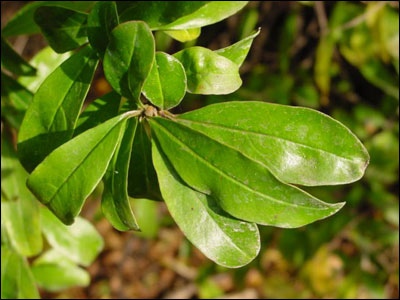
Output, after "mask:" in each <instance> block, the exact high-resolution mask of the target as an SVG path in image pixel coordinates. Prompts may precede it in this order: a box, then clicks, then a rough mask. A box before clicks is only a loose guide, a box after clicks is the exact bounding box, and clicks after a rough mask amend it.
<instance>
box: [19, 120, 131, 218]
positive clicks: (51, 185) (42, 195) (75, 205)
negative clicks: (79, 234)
mask: <svg viewBox="0 0 400 300" xmlns="http://www.w3.org/2000/svg"><path fill="white" fill-rule="evenodd" d="M128 116H129V114H123V115H120V116H117V117H115V118H113V119H111V120H109V121H107V122H105V123H103V124H101V125H99V126H97V127H95V128H92V129H89V130H87V131H85V132H84V133H82V134H80V135H78V136H77V137H75V138H73V139H72V140H70V141H68V142H67V143H65V144H64V145H62V146H60V147H59V148H57V149H56V150H54V151H53V152H52V153H51V154H50V155H49V156H47V157H46V159H45V160H44V161H43V162H42V163H41V164H40V165H39V166H38V167H37V168H36V169H35V170H34V171H33V172H32V174H31V175H30V176H29V177H28V181H27V185H28V187H29V189H30V190H31V191H32V192H33V193H34V194H35V195H36V197H37V198H38V199H39V200H40V201H41V202H42V203H43V204H45V205H46V206H47V207H48V208H50V210H52V211H53V212H54V214H55V215H56V216H57V217H58V218H59V219H60V220H61V221H62V222H64V223H65V224H67V225H69V224H72V223H73V222H74V218H75V217H76V216H77V215H78V214H79V212H80V211H81V209H82V206H83V203H84V201H85V200H86V198H87V197H88V196H89V195H90V194H91V192H92V191H93V190H94V188H95V187H96V186H97V184H98V183H99V181H100V180H101V178H102V177H103V175H104V173H105V172H106V169H107V166H108V163H109V162H110V160H111V157H112V155H113V154H114V151H115V149H116V147H117V144H118V142H119V140H120V138H121V136H122V132H123V129H124V127H125V120H126V118H127V117H128Z"/></svg>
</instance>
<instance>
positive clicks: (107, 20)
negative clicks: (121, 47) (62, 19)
mask: <svg viewBox="0 0 400 300" xmlns="http://www.w3.org/2000/svg"><path fill="white" fill-rule="evenodd" d="M118 23H119V20H118V13H117V6H116V4H115V1H98V2H97V3H96V4H95V6H94V7H93V9H92V11H91V12H90V14H89V17H88V30H87V33H88V38H89V43H90V44H91V45H92V47H93V49H95V50H96V51H97V53H98V54H99V57H101V58H103V57H104V53H105V51H106V48H107V45H108V42H109V40H110V34H111V31H112V30H113V29H114V27H116V26H117V25H118Z"/></svg>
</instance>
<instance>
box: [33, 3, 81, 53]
mask: <svg viewBox="0 0 400 300" xmlns="http://www.w3.org/2000/svg"><path fill="white" fill-rule="evenodd" d="M34 19H35V22H36V24H38V25H39V27H40V31H41V32H42V34H43V36H44V37H45V39H46V40H47V42H48V43H49V45H50V47H51V48H53V50H54V51H56V52H57V53H64V52H67V51H70V50H73V49H76V48H78V47H79V46H82V45H83V44H84V43H86V42H87V33H86V24H85V23H86V21H87V14H85V13H82V12H79V11H75V10H71V9H67V8H63V7H58V6H42V7H39V8H38V9H37V10H36V11H35V15H34Z"/></svg>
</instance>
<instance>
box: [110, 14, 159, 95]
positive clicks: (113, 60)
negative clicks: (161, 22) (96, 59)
mask: <svg viewBox="0 0 400 300" xmlns="http://www.w3.org/2000/svg"><path fill="white" fill-rule="evenodd" d="M154 53H155V44H154V38H153V35H152V33H151V31H150V29H149V27H148V26H147V25H146V23H144V22H135V21H132V22H126V23H123V24H120V25H118V26H117V27H116V28H115V29H114V30H113V31H112V32H111V36H110V42H109V44H108V47H107V50H106V53H105V55H104V74H105V76H106V78H107V80H108V82H109V83H110V84H111V86H112V87H113V88H114V90H116V91H117V92H118V93H119V94H121V95H123V96H125V97H127V98H129V99H133V100H134V101H137V100H138V99H139V97H140V93H141V92H142V87H143V84H144V81H145V80H146V78H147V76H148V74H149V72H150V70H151V67H152V64H153V61H154Z"/></svg>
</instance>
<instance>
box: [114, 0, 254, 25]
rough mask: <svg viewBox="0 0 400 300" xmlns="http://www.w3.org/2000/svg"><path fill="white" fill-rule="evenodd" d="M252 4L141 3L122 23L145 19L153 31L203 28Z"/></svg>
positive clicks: (129, 11) (127, 10)
mask: <svg viewBox="0 0 400 300" xmlns="http://www.w3.org/2000/svg"><path fill="white" fill-rule="evenodd" d="M247 2H248V1H138V2H137V3H135V4H133V5H132V6H131V7H129V8H127V9H126V10H125V11H124V12H123V14H122V15H121V22H125V21H129V20H142V21H145V22H146V23H147V24H149V26H150V28H151V29H152V30H180V29H191V28H199V27H203V26H207V25H211V24H214V23H217V22H219V21H221V20H223V19H226V18H227V17H229V16H231V15H233V14H235V13H236V12H238V11H239V10H241V9H242V8H243V7H244V6H245V5H246V4H247Z"/></svg>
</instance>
